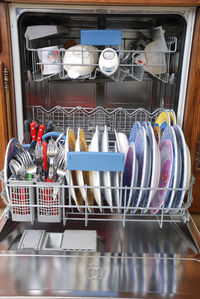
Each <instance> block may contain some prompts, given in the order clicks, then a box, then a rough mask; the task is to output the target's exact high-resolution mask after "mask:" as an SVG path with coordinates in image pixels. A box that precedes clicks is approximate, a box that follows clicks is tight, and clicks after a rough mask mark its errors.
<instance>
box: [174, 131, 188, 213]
mask: <svg viewBox="0 0 200 299" xmlns="http://www.w3.org/2000/svg"><path fill="white" fill-rule="evenodd" d="M173 128H174V131H175V134H176V138H177V143H178V147H179V149H180V151H181V157H182V161H181V164H182V173H181V179H180V184H179V186H177V187H178V188H183V189H185V188H186V185H187V174H188V161H187V148H186V142H185V137H184V135H183V132H182V130H181V128H180V127H179V126H178V125H174V126H173ZM185 192H186V191H176V194H175V197H174V201H173V205H172V207H173V208H177V210H174V211H173V213H177V212H178V209H179V208H180V207H181V206H182V203H183V200H184V196H185Z"/></svg>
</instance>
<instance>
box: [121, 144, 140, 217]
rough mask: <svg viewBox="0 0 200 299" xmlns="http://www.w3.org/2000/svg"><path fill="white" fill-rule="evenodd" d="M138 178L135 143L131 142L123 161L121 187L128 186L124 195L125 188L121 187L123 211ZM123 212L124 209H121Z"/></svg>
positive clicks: (127, 205) (129, 200)
mask: <svg viewBox="0 0 200 299" xmlns="http://www.w3.org/2000/svg"><path fill="white" fill-rule="evenodd" d="M137 179H138V162H137V159H136V152H135V144H134V142H131V144H130V145H129V148H128V152H127V156H126V161H125V168H124V174H123V187H125V186H126V187H130V189H127V192H126V195H125V190H124V189H123V192H122V205H121V206H122V207H127V209H125V213H126V212H127V211H128V207H129V206H130V203H131V200H132V196H133V189H132V188H133V187H136V185H137ZM122 211H123V212H124V210H122Z"/></svg>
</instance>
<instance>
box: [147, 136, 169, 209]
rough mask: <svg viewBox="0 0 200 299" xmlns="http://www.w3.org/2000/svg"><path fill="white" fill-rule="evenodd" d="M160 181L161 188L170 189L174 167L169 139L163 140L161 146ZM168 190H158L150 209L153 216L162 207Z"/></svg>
mask: <svg viewBox="0 0 200 299" xmlns="http://www.w3.org/2000/svg"><path fill="white" fill-rule="evenodd" d="M159 149H160V161H161V167H160V169H161V170H160V180H159V188H168V187H169V184H170V178H171V175H172V165H173V147H172V143H171V141H170V140H169V139H166V140H161V143H160V146H159ZM166 192H167V191H166V190H158V191H157V192H156V195H155V197H154V198H153V199H152V200H151V202H150V207H151V208H153V209H151V210H150V211H151V213H152V214H156V213H157V212H158V210H159V208H160V207H161V206H162V204H163V202H164V199H165V195H166Z"/></svg>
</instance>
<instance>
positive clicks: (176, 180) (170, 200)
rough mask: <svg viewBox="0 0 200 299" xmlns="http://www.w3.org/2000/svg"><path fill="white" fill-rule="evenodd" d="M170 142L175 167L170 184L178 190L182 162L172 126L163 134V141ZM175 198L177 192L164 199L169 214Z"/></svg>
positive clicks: (172, 191) (169, 192)
mask: <svg viewBox="0 0 200 299" xmlns="http://www.w3.org/2000/svg"><path fill="white" fill-rule="evenodd" d="M167 139H168V140H170V141H171V144H172V147H173V165H172V173H171V179H170V183H169V188H177V187H178V186H179V184H180V179H181V172H182V162H181V152H180V150H179V148H178V144H177V139H176V134H175V132H174V129H173V127H172V126H168V127H166V128H165V130H164V132H163V136H162V139H161V140H167ZM174 196H175V190H171V191H168V192H167V194H166V197H165V199H164V207H165V208H166V210H165V211H164V212H165V213H167V212H168V211H169V209H170V207H171V206H172V203H173V199H174Z"/></svg>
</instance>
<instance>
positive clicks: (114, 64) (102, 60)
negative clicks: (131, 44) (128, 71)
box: [99, 48, 119, 76]
mask: <svg viewBox="0 0 200 299" xmlns="http://www.w3.org/2000/svg"><path fill="white" fill-rule="evenodd" d="M118 67H119V57H118V55H117V53H116V51H115V50H114V49H112V48H106V49H104V50H103V51H102V52H101V55H100V57H99V68H100V71H101V72H102V73H103V74H105V75H106V76H111V75H112V74H114V73H115V72H116V71H117V69H118Z"/></svg>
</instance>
